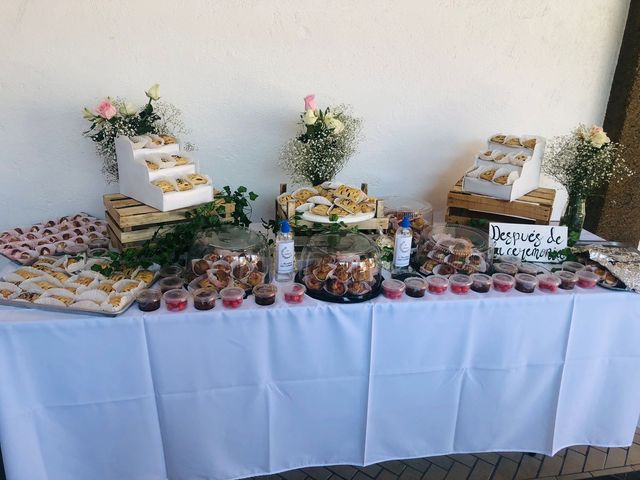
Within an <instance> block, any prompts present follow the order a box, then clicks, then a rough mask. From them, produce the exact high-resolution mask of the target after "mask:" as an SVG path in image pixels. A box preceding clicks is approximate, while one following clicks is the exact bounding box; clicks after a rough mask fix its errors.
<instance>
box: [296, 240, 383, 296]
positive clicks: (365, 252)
mask: <svg viewBox="0 0 640 480" xmlns="http://www.w3.org/2000/svg"><path fill="white" fill-rule="evenodd" d="M297 281H299V282H300V283H304V284H305V285H306V287H307V294H308V295H310V296H312V297H314V298H317V299H320V300H326V301H330V302H341V303H349V302H359V301H364V300H368V299H370V298H374V297H375V296H377V295H378V294H379V293H380V284H381V283H382V274H381V266H380V249H379V248H378V246H377V245H376V244H375V243H374V241H373V239H371V238H370V237H368V236H366V235H363V234H361V233H353V232H349V231H342V232H337V233H333V232H331V233H329V232H327V233H321V234H318V235H314V236H312V237H311V238H310V240H309V243H308V244H307V245H306V247H305V248H304V250H303V251H302V255H301V257H300V262H299V270H298V275H297Z"/></svg>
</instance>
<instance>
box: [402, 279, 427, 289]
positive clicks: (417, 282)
mask: <svg viewBox="0 0 640 480" xmlns="http://www.w3.org/2000/svg"><path fill="white" fill-rule="evenodd" d="M404 284H405V285H406V286H407V287H408V288H413V289H425V288H427V281H426V280H425V279H424V278H422V277H409V278H407V279H405V281H404Z"/></svg>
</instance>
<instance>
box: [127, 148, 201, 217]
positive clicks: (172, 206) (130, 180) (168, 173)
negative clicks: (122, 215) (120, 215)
mask: <svg viewBox="0 0 640 480" xmlns="http://www.w3.org/2000/svg"><path fill="white" fill-rule="evenodd" d="M179 152H180V145H179V144H177V143H175V144H171V145H165V146H162V147H159V148H140V149H138V150H134V149H133V144H132V143H131V141H130V140H129V139H128V138H127V137H124V136H121V137H118V138H116V155H117V158H118V176H119V178H120V180H119V183H120V193H121V194H123V195H126V196H127V197H131V198H134V199H136V200H138V201H139V202H142V203H145V204H147V205H149V206H151V207H154V208H156V209H158V210H160V211H162V212H168V211H170V210H177V209H180V208H185V207H190V206H193V205H199V204H201V203H206V202H211V201H213V185H198V186H195V187H194V188H193V190H187V191H184V192H168V193H163V192H162V190H161V189H160V188H158V187H156V186H155V185H152V184H151V182H152V181H154V180H157V179H158V178H161V177H176V176H179V175H186V174H189V173H197V172H198V169H197V163H195V162H194V163H190V164H187V165H179V166H175V167H170V168H163V169H158V170H149V169H148V168H147V165H146V163H145V157H146V156H148V155H154V154H161V153H166V154H169V155H171V154H176V153H179Z"/></svg>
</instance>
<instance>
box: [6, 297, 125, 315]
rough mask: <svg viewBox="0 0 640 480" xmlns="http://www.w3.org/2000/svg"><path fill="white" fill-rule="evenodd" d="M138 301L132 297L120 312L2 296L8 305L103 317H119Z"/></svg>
mask: <svg viewBox="0 0 640 480" xmlns="http://www.w3.org/2000/svg"><path fill="white" fill-rule="evenodd" d="M135 301H136V299H135V297H133V298H132V299H131V301H130V302H128V303H126V304H125V306H124V307H122V309H121V310H120V311H118V312H103V311H101V310H86V309H83V308H71V307H56V306H55V305H40V304H38V303H31V302H25V301H22V300H7V299H4V298H0V305H6V306H7V307H18V308H30V309H32V310H45V311H48V312H59V313H73V314H75V315H78V314H80V315H99V316H102V317H118V316H120V315H122V314H123V313H124V312H126V311H127V310H129V307H131V305H133V304H134V302H135Z"/></svg>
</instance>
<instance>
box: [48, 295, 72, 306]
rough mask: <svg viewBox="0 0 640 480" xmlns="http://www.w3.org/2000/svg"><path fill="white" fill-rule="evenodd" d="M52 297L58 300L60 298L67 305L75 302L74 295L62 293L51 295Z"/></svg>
mask: <svg viewBox="0 0 640 480" xmlns="http://www.w3.org/2000/svg"><path fill="white" fill-rule="evenodd" d="M51 298H55V299H56V300H60V301H61V302H62V303H64V304H65V305H66V306H67V307H68V306H69V305H71V304H72V303H73V297H65V296H62V295H51Z"/></svg>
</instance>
